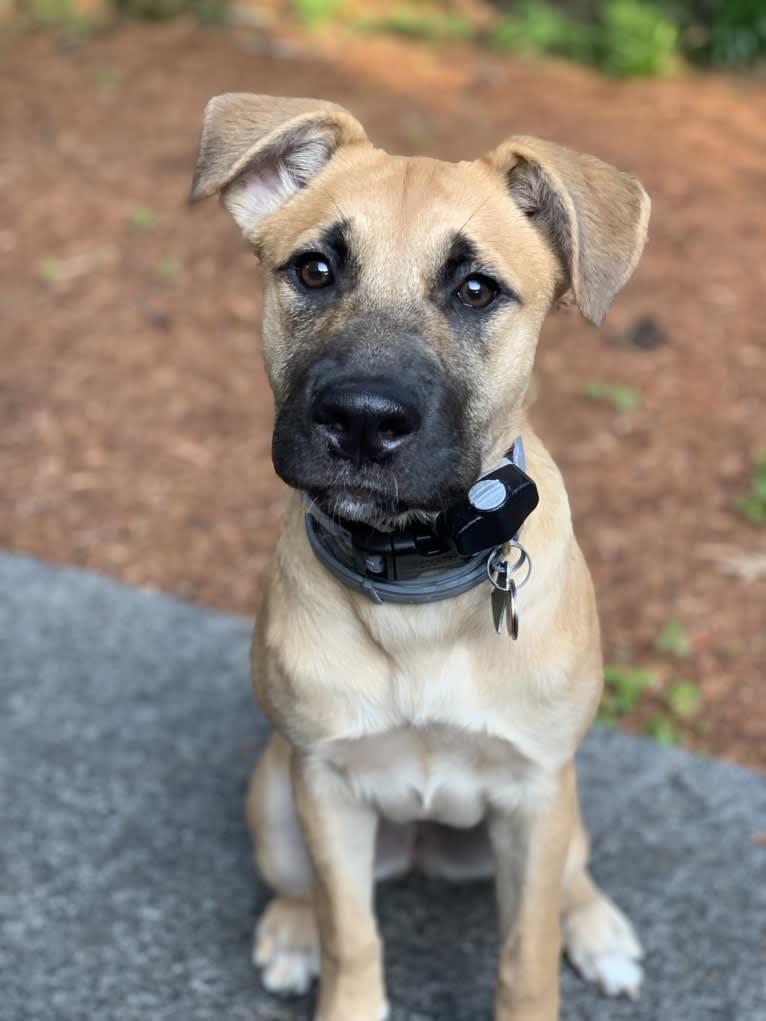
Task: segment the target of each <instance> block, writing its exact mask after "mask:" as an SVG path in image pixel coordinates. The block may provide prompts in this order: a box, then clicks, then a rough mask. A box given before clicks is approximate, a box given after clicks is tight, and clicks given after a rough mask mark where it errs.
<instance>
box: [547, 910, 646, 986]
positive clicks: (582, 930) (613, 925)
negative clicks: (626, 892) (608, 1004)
mask: <svg viewBox="0 0 766 1021" xmlns="http://www.w3.org/2000/svg"><path fill="white" fill-rule="evenodd" d="M562 926H563V937H564V949H565V951H566V955H567V957H568V958H569V960H570V961H571V962H572V964H573V965H574V967H575V968H576V969H577V971H579V972H580V974H581V975H582V976H583V978H586V979H587V980H588V981H589V982H594V983H595V984H596V985H597V986H599V988H600V989H601V990H602V992H604V993H606V995H607V996H629V997H630V998H631V999H632V1000H636V999H638V994H639V991H640V989H641V982H642V980H643V977H644V973H643V969H642V968H641V965H640V964H639V961H640V960H641V958H642V956H643V951H642V949H641V944H640V943H639V942H638V938H637V936H636V934H635V932H634V931H633V926H632V925H631V924H630V922H629V921H628V919H627V918H626V917H625V915H623V913H622V912H621V911H620V909H619V908H618V907H617V906H616V905H615V904H613V903H612V902H611V901H610V900H609V899H608V898H607V897H604V896H603V895H601V896H600V897H599V898H598V899H597V900H594V901H591V902H590V903H589V904H586V905H584V906H583V907H581V908H578V909H576V910H575V911H571V912H570V913H569V914H568V915H566V916H565V917H564V919H563V922H562Z"/></svg>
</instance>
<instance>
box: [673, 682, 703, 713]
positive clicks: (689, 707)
mask: <svg viewBox="0 0 766 1021" xmlns="http://www.w3.org/2000/svg"><path fill="white" fill-rule="evenodd" d="M665 701H666V703H667V705H668V706H669V708H670V709H671V710H672V711H673V713H674V715H675V716H677V717H678V719H679V720H690V719H691V718H692V716H694V715H695V713H696V712H697V710H698V709H699V707H700V705H701V704H702V692H701V691H700V687H699V685H698V684H695V683H694V682H693V681H676V683H675V684H674V685H673V687H672V688H670V689H669V690H668V691H667V692H666V693H665Z"/></svg>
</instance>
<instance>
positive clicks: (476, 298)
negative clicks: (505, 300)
mask: <svg viewBox="0 0 766 1021" xmlns="http://www.w3.org/2000/svg"><path fill="white" fill-rule="evenodd" d="M497 292H498V286H497V284H496V283H495V281H494V280H491V279H490V278H489V277H485V276H482V275H480V274H478V273H476V274H475V275H474V276H470V277H467V278H466V279H465V280H464V281H463V283H462V284H461V285H460V287H458V289H457V296H458V299H459V300H460V301H461V302H462V303H463V304H464V305H465V306H466V307H467V308H486V307H487V305H490V304H491V303H492V302H493V301H494V300H495V298H496V297H497Z"/></svg>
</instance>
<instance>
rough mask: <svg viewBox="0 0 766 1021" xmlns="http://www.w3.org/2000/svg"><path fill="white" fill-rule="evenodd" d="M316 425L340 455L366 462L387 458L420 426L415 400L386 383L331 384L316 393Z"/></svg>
mask: <svg viewBox="0 0 766 1021" xmlns="http://www.w3.org/2000/svg"><path fill="white" fill-rule="evenodd" d="M312 417H313V420H314V424H315V427H316V428H317V430H318V431H319V432H320V434H321V435H322V436H324V437H325V439H326V440H327V442H328V443H329V446H330V450H331V451H332V452H333V453H334V454H336V455H337V456H338V457H342V458H344V459H345V460H347V461H353V462H354V463H355V464H356V465H360V464H362V463H363V462H365V461H366V462H370V461H371V462H376V463H377V462H379V461H383V460H385V458H387V457H388V456H389V455H390V454H393V453H394V451H395V450H397V449H398V448H399V447H401V446H402V444H403V443H404V442H405V441H406V440H407V439H408V438H409V437H410V436H412V434H413V433H415V432H417V430H418V428H419V426H420V414H419V412H418V409H417V407H416V406H415V404H414V402H413V400H412V399H411V398H410V397H409V396H408V395H405V394H404V393H403V392H402V391H401V389H400V388H399V387H398V386H395V385H391V384H384V383H379V382H376V383H367V384H365V383H340V384H337V383H331V384H330V385H329V386H327V387H325V388H324V389H323V390H322V391H320V393H318V394H317V395H316V397H315V398H314V402H313V408H312Z"/></svg>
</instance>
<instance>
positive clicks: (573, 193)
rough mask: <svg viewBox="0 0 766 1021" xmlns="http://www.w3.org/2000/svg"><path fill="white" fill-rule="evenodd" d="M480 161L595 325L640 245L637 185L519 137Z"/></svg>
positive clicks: (642, 216) (642, 199)
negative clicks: (499, 181) (496, 175)
mask: <svg viewBox="0 0 766 1021" xmlns="http://www.w3.org/2000/svg"><path fill="white" fill-rule="evenodd" d="M485 160H487V161H489V163H490V165H491V166H493V167H494V168H495V169H496V170H497V171H499V172H500V174H502V176H503V177H504V179H505V181H506V185H507V187H508V189H509V192H510V195H511V197H512V199H513V200H514V201H515V202H516V204H517V205H518V207H519V208H520V209H521V211H522V212H523V213H524V214H525V215H526V216H527V217H528V218H529V220H530V221H531V223H533V224H534V225H535V226H536V227H537V228H538V229H539V230H540V231H541V232H542V233H543V234H544V235H545V237H546V238H547V239H548V241H549V243H550V245H551V247H552V248H553V249H554V251H555V252H556V254H557V256H558V258H559V260H560V262H561V265H562V267H563V271H564V278H563V281H562V282H563V287H564V289H566V288H567V287H571V289H572V292H573V294H574V297H575V301H576V302H577V304H578V306H579V308H580V311H581V312H582V314H583V315H584V316H585V317H586V318H587V319H590V320H591V322H593V323H595V324H596V325H597V326H600V325H601V323H602V322H603V320H604V316H605V315H606V313H607V309H608V308H609V306H610V304H611V303H612V301H613V300H614V298H615V297H616V295H617V293H618V292H619V291H620V289H621V288H622V287H623V286H624V285H625V284H626V283H627V281H628V280H629V278H630V276H631V274H632V273H633V270H634V269H635V268H636V263H637V262H638V260H639V257H640V255H641V252H642V251H643V248H644V243H645V241H646V231H647V226H648V223H649V209H650V201H649V196H648V195H647V194H646V192H645V191H644V189H643V187H642V186H641V184H640V183H639V182H638V181H637V180H636V178H635V177H631V176H630V174H624V173H622V172H621V171H619V170H616V169H615V168H614V167H612V166H610V165H609V164H608V163H602V161H601V160H598V159H596V158H595V156H583V155H581V154H580V153H577V152H573V151H572V150H571V149H565V148H563V147H562V146H559V145H554V144H553V143H552V142H543V141H541V140H540V139H538V138H528V137H526V136H523V135H514V136H513V137H512V138H510V139H508V141H506V142H503V143H502V145H500V146H499V147H498V148H497V149H495V150H494V152H492V153H490V154H489V156H487V157H485Z"/></svg>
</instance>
